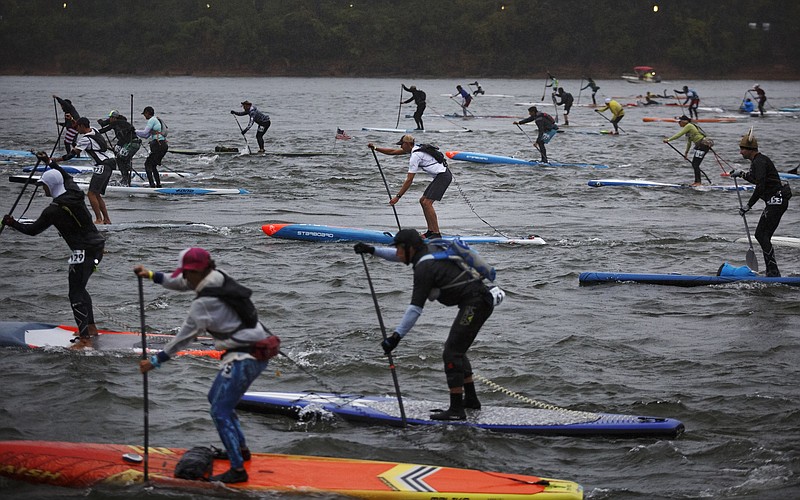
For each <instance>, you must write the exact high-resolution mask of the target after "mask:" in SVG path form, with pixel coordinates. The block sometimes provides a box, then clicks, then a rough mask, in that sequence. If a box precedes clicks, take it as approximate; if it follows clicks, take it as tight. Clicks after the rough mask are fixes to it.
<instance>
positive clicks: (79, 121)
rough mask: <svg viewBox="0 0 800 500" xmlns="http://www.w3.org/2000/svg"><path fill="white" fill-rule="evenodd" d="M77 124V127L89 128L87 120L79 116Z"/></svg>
mask: <svg viewBox="0 0 800 500" xmlns="http://www.w3.org/2000/svg"><path fill="white" fill-rule="evenodd" d="M77 123H78V125H82V126H84V127H86V128H89V127H90V125H89V119H88V118H86V117H85V116H81V117H80V118H78V122H77Z"/></svg>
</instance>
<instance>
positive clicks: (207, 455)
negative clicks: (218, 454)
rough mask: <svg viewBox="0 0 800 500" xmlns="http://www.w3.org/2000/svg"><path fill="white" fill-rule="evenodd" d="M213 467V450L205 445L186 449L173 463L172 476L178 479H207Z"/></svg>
mask: <svg viewBox="0 0 800 500" xmlns="http://www.w3.org/2000/svg"><path fill="white" fill-rule="evenodd" d="M213 467H214V452H213V450H211V448H207V447H205V446H195V447H194V448H190V449H189V450H186V453H184V454H183V456H181V459H180V460H179V461H178V463H177V464H176V465H175V472H174V476H175V477H177V478H180V479H191V480H193V481H196V480H202V479H205V480H207V479H208V478H209V477H210V476H211V472H212V469H213Z"/></svg>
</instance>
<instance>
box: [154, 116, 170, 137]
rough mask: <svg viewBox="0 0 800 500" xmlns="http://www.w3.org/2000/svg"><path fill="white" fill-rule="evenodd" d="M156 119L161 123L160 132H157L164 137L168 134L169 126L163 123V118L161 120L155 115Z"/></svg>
mask: <svg viewBox="0 0 800 500" xmlns="http://www.w3.org/2000/svg"><path fill="white" fill-rule="evenodd" d="M156 120H158V123H160V124H161V132H159V133H160V134H161V135H163V136H164V137H167V135H168V134H169V127H168V126H167V124H166V123H164V120H162V119H161V118H159V117H157V116H156Z"/></svg>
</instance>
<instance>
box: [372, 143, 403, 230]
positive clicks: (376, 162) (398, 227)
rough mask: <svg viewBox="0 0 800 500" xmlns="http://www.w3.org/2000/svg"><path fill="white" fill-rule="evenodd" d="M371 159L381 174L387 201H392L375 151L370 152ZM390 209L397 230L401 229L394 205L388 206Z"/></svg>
mask: <svg viewBox="0 0 800 500" xmlns="http://www.w3.org/2000/svg"><path fill="white" fill-rule="evenodd" d="M372 157H373V158H375V164H376V165H378V171H379V172H380V173H381V178H382V179H383V185H384V186H386V194H387V195H389V201H392V191H391V190H390V189H389V183H388V182H386V176H385V175H383V169H382V168H381V162H379V161H378V155H377V154H376V153H375V150H374V149H373V150H372ZM390 206H391V207H392V212H394V220H395V222H397V230H398V231H399V230H400V229H403V228H402V227H401V226H400V217H398V216H397V209H396V208H395V206H394V205H390Z"/></svg>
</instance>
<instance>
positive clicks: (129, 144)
mask: <svg viewBox="0 0 800 500" xmlns="http://www.w3.org/2000/svg"><path fill="white" fill-rule="evenodd" d="M97 123H98V124H99V125H100V126H101V127H102V128H101V129H100V130H98V132H100V133H101V134H105V133H106V132H108V131H109V130H113V131H114V135H115V136H116V139H117V144H116V145H114V154H115V155H116V156H117V168H119V173H120V174H121V175H122V185H123V186H130V185H131V169H132V163H133V156H134V155H135V154H136V152H137V151H139V148H141V147H142V140H141V139H139V137H138V136H137V135H136V129H135V128H134V127H133V125H131V123H130V122H129V121H128V118H127V117H126V116H124V115H123V114H121V113H120V112H119V111H117V110H116V109H112V110H111V112H110V113H109V114H108V118H105V119H103V118H100V119H99V120H97Z"/></svg>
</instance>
